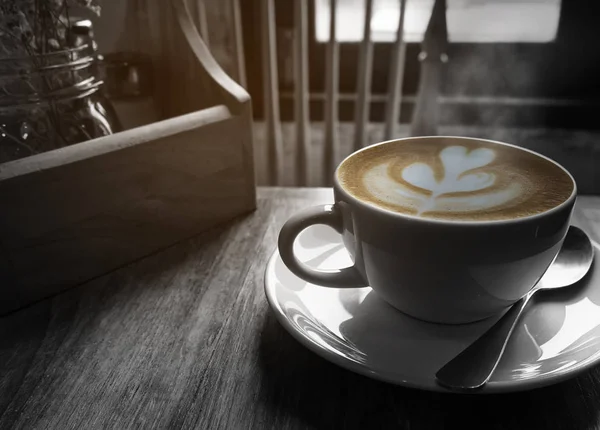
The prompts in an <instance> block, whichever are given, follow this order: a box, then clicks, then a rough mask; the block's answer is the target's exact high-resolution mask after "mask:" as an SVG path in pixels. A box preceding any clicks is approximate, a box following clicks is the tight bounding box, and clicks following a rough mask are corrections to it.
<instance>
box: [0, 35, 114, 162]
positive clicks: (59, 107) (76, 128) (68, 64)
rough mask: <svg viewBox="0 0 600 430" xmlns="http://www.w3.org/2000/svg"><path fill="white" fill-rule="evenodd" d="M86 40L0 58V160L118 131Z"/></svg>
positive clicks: (112, 111) (91, 47)
mask: <svg viewBox="0 0 600 430" xmlns="http://www.w3.org/2000/svg"><path fill="white" fill-rule="evenodd" d="M97 76H98V74H97V61H96V54H95V47H94V45H93V44H92V43H86V44H81V45H80V46H76V47H74V48H72V49H67V50H64V51H60V52H53V53H49V54H46V55H36V56H32V57H23V58H9V59H3V60H0V163H3V162H7V161H12V160H16V159H19V158H23V157H27V156H30V155H34V154H38V153H41V152H46V151H51V150H53V149H57V148H61V147H64V146H68V145H73V144H75V143H79V142H82V141H85V140H89V139H93V138H96V137H101V136H106V135H109V134H112V133H114V132H116V131H119V130H120V125H119V121H118V118H117V116H116V114H115V113H114V110H113V109H112V106H111V105H110V102H109V101H108V99H106V98H105V97H104V95H103V92H102V85H103V82H102V81H101V80H99V79H98V77H97Z"/></svg>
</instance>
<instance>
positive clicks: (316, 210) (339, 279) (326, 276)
mask: <svg viewBox="0 0 600 430" xmlns="http://www.w3.org/2000/svg"><path fill="white" fill-rule="evenodd" d="M315 224H323V225H328V226H330V227H332V228H333V229H334V230H335V231H337V232H338V233H340V234H341V233H342V230H343V227H342V214H341V213H340V211H339V209H338V207H337V206H336V205H322V206H314V207H310V208H307V209H304V210H303V211H301V212H299V213H298V214H296V215H294V216H293V217H292V218H290V219H289V220H288V221H287V222H286V223H285V224H284V225H283V227H282V229H281V232H280V233H279V242H278V247H279V254H280V255H281V259H282V260H283V262H284V263H285V265H286V266H287V267H288V269H290V270H291V271H292V273H293V274H294V275H296V276H298V277H299V278H302V279H303V280H305V281H307V282H310V283H311V284H316V285H321V286H323V287H330V288H359V287H367V286H368V284H367V282H365V280H364V279H363V277H362V275H361V274H360V272H359V271H358V269H357V268H356V266H350V267H344V268H342V269H334V270H327V271H325V270H316V269H312V268H310V267H308V266H307V265H306V264H304V263H302V262H301V261H300V260H298V258H297V257H296V255H295V254H294V241H295V240H296V237H298V235H299V234H300V233H301V232H302V231H303V230H304V229H306V228H307V227H310V226H311V225H315Z"/></svg>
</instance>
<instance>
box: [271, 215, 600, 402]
mask: <svg viewBox="0 0 600 430" xmlns="http://www.w3.org/2000/svg"><path fill="white" fill-rule="evenodd" d="M595 247H596V249H595V251H596V252H595V254H596V255H595V262H594V265H593V266H592V269H591V270H590V273H589V274H588V275H587V276H586V278H584V280H583V281H581V282H580V284H578V285H577V286H574V287H572V288H570V289H569V288H567V289H564V290H563V291H557V292H550V293H540V294H539V300H537V301H536V302H535V303H533V304H532V305H531V307H530V308H529V309H528V311H526V314H525V316H524V317H523V318H522V319H521V321H520V323H519V326H518V327H517V328H516V330H515V332H514V334H513V336H512V338H511V340H510V342H509V344H508V346H507V349H506V352H505V354H504V356H503V359H502V361H501V363H500V364H499V366H498V368H497V370H496V371H495V373H494V375H493V377H492V379H491V381H490V382H489V383H488V384H487V385H486V386H485V387H484V388H483V389H481V390H480V391H478V392H485V393H491V392H508V391H519V390H526V389H532V388H538V387H541V386H545V385H549V384H553V383H556V382H559V381H562V380H564V379H567V378H570V377H572V376H574V375H575V374H577V373H578V372H581V371H583V370H585V369H587V368H589V367H591V366H593V365H594V364H596V363H598V362H599V361H600V264H598V261H597V260H598V258H599V256H598V255H599V254H600V249H598V246H597V244H595ZM295 250H296V253H297V255H298V257H299V258H300V260H302V261H305V262H306V263H307V264H308V265H310V266H312V267H319V268H322V269H332V268H340V267H344V266H348V265H350V263H351V261H350V257H349V255H348V254H347V252H346V251H345V249H344V247H343V245H342V243H341V239H340V237H339V235H338V234H337V233H336V232H335V231H334V230H333V229H330V228H329V227H325V226H313V227H310V228H309V229H307V230H305V231H304V232H303V233H302V234H301V235H300V236H299V237H298V240H297V241H296V245H295ZM265 292H266V295H267V299H268V301H269V304H270V305H271V308H272V309H273V310H274V311H275V314H276V315H277V319H278V320H279V322H280V323H281V324H282V325H283V326H284V327H285V328H286V329H287V330H288V331H289V332H290V333H291V334H292V335H293V336H294V337H295V338H296V339H297V340H298V341H300V342H301V343H302V344H303V345H305V346H306V347H308V348H309V349H311V350H312V351H314V352H316V353H317V354H319V355H320V356H322V357H323V358H325V359H327V360H329V361H331V362H333V363H335V364H337V365H340V366H342V367H345V368H347V369H349V370H352V371H354V372H357V373H360V374H363V375H366V376H369V377H372V378H375V379H379V380H383V381H386V382H391V383H394V384H399V385H404V386H407V387H413V388H419V389H424V390H433V391H447V390H446V389H445V388H443V387H441V386H439V385H438V384H437V383H436V380H435V376H434V375H435V373H436V371H437V370H438V369H439V368H440V367H442V366H443V365H444V364H445V363H447V362H448V361H449V360H450V359H451V358H453V357H454V356H456V355H457V354H459V353H460V352H461V351H462V350H463V349H464V348H466V347H467V346H468V345H469V344H470V343H471V342H473V341H474V340H475V339H477V337H479V336H480V335H481V334H482V333H483V332H484V331H485V330H487V329H488V328H489V327H490V326H491V325H492V324H493V323H494V322H495V321H496V320H497V319H498V318H499V317H494V318H490V319H488V320H485V321H482V322H478V323H473V324H466V325H459V326H451V325H440V324H431V323H426V322H423V321H420V320H416V319H414V318H411V317H409V316H407V315H404V314H402V313H401V312H399V311H397V310H396V309H395V308H392V307H391V306H389V305H388V304H387V303H386V302H384V301H382V300H381V299H379V297H377V296H376V294H375V293H374V292H373V291H372V290H371V289H370V288H358V289H332V288H324V287H320V286H316V285H313V284H309V283H307V282H305V281H302V280H301V279H299V278H298V277H296V276H295V275H293V274H292V273H291V272H290V271H289V270H288V269H287V267H286V266H285V265H284V264H283V262H282V261H281V258H280V257H279V253H278V252H277V251H276V252H275V253H274V255H273V256H272V257H271V259H270V261H269V264H268V266H267V270H266V273H265Z"/></svg>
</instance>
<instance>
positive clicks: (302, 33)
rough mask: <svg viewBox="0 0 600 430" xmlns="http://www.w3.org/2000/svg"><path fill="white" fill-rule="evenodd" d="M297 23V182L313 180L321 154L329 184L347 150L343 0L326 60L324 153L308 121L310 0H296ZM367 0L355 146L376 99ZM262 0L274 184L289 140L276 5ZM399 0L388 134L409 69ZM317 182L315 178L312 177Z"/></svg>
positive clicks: (334, 9)
mask: <svg viewBox="0 0 600 430" xmlns="http://www.w3.org/2000/svg"><path fill="white" fill-rule="evenodd" d="M293 1H294V7H293V15H294V19H293V23H294V33H295V37H294V49H293V54H292V55H293V64H294V73H295V90H294V103H295V104H294V108H295V109H294V110H295V114H294V117H295V126H294V127H295V136H296V142H295V146H294V166H293V168H294V169H295V175H294V178H295V184H294V185H298V186H306V185H309V176H310V175H311V162H312V160H314V159H320V160H322V162H321V166H319V170H320V172H314V169H313V170H312V174H314V173H321V175H322V178H323V179H322V181H321V184H322V185H329V184H330V183H331V180H332V178H333V171H334V169H335V166H336V165H337V163H338V162H339V160H340V159H341V158H343V156H345V155H346V154H342V153H341V145H340V137H339V135H338V130H339V118H338V103H339V79H340V69H339V55H340V54H339V42H338V40H337V38H336V37H333V35H336V34H339V32H338V29H337V28H336V27H337V25H336V24H337V21H338V19H336V18H337V15H338V4H339V2H340V1H341V0H329V10H330V14H329V40H328V42H327V48H326V61H325V125H324V129H325V132H324V138H323V142H322V145H319V146H318V148H319V149H320V150H322V154H318V156H315V155H316V154H311V151H313V150H314V149H315V148H314V147H313V145H312V144H311V142H312V136H311V127H310V124H309V117H310V115H309V85H308V79H309V78H308V76H309V72H308V70H309V53H308V38H309V34H308V31H309V30H308V29H309V28H310V26H309V23H308V19H309V16H308V15H309V14H308V2H307V1H306V0H293ZM364 1H365V5H364V7H365V14H364V31H363V35H362V40H361V41H360V50H359V62H358V78H357V79H358V81H357V98H356V111H355V119H354V122H355V124H354V130H355V133H354V136H353V143H352V147H351V150H357V149H360V148H362V147H364V146H365V145H366V144H367V143H368V142H367V125H368V121H369V109H370V101H371V78H372V60H373V41H372V39H371V24H370V23H371V20H372V17H373V10H374V3H375V1H374V0H364ZM260 2H261V8H260V11H261V28H262V34H261V37H262V52H263V64H262V67H263V88H264V111H265V128H266V132H265V137H266V140H267V142H266V143H267V147H268V149H267V160H266V165H267V166H268V178H267V183H268V184H270V185H281V184H282V181H283V170H284V162H283V152H284V143H283V137H282V130H281V121H280V106H279V94H278V85H277V82H278V75H277V51H276V40H275V37H276V33H275V5H274V0H260ZM398 2H399V8H400V13H399V18H398V19H399V21H398V31H397V34H396V40H395V42H394V45H393V49H392V58H391V60H390V64H389V67H390V74H389V76H390V78H389V82H388V91H387V94H388V95H387V100H386V109H385V128H384V139H390V138H392V137H393V136H395V130H396V126H397V123H398V122H399V117H400V106H401V98H402V94H401V86H402V80H403V73H404V61H405V52H406V45H405V42H404V38H403V29H404V19H405V8H406V0H398ZM313 185H314V181H313Z"/></svg>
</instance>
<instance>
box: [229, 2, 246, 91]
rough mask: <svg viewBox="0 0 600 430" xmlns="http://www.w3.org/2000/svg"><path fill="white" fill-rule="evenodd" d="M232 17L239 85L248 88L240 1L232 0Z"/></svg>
mask: <svg viewBox="0 0 600 430" xmlns="http://www.w3.org/2000/svg"><path fill="white" fill-rule="evenodd" d="M229 4H230V7H231V17H232V20H233V39H234V40H233V49H234V52H235V63H236V73H237V81H238V83H239V84H240V85H241V86H242V87H244V88H247V80H246V62H245V55H244V33H243V29H242V12H241V10H240V0H230V1H229Z"/></svg>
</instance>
